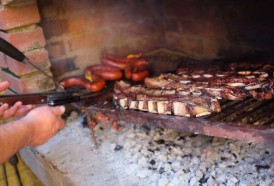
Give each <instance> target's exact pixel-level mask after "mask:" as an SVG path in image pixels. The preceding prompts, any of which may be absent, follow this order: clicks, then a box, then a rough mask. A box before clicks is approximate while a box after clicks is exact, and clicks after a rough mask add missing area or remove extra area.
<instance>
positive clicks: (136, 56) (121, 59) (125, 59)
mask: <svg viewBox="0 0 274 186" xmlns="http://www.w3.org/2000/svg"><path fill="white" fill-rule="evenodd" d="M142 55H143V53H137V54H130V55H128V56H127V57H116V56H113V55H111V54H105V55H104V56H103V58H107V59H110V60H112V61H115V62H124V63H128V62H130V61H132V60H135V59H139V58H140V57H142Z"/></svg>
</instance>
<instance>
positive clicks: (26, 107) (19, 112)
mask: <svg viewBox="0 0 274 186" xmlns="http://www.w3.org/2000/svg"><path fill="white" fill-rule="evenodd" d="M33 108H35V105H23V106H21V107H20V108H19V109H18V110H17V111H16V113H15V114H14V116H15V117H20V116H23V115H25V114H26V113H28V112H29V111H30V110H32V109H33Z"/></svg>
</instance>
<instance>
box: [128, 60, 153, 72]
mask: <svg viewBox="0 0 274 186" xmlns="http://www.w3.org/2000/svg"><path fill="white" fill-rule="evenodd" d="M132 66H133V72H139V71H145V70H148V67H149V63H148V62H147V61H146V60H144V59H138V60H137V61H135V62H134V63H133V65H132Z"/></svg>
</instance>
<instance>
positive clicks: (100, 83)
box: [59, 77, 106, 92]
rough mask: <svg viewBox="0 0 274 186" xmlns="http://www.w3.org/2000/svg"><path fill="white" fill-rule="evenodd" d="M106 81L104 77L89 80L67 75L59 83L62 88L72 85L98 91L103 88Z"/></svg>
mask: <svg viewBox="0 0 274 186" xmlns="http://www.w3.org/2000/svg"><path fill="white" fill-rule="evenodd" d="M105 84H106V81H105V80H104V79H98V80H97V81H94V82H90V81H88V80H86V79H83V78H79V77H69V78H66V79H63V80H61V81H60V83H59V85H60V86H61V87H62V88H63V89H66V88H69V87H73V86H81V87H84V88H85V89H87V90H89V91H91V92H98V91H100V90H102V89H103V88H104V86H105Z"/></svg>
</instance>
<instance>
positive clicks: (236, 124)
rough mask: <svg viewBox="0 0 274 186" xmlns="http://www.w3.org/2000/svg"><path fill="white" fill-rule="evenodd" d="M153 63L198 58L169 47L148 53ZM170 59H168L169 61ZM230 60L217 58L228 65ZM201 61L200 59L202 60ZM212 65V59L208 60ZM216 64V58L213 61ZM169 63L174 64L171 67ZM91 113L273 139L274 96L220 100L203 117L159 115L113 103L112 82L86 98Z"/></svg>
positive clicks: (180, 128)
mask: <svg viewBox="0 0 274 186" xmlns="http://www.w3.org/2000/svg"><path fill="white" fill-rule="evenodd" d="M147 58H148V59H149V60H150V62H151V64H152V65H153V64H157V66H156V65H155V66H154V67H153V68H152V69H153V70H154V73H155V74H158V73H161V71H164V70H165V71H167V69H168V71H171V69H172V68H173V69H174V67H175V66H176V65H177V66H181V65H188V66H191V65H192V66H193V63H197V61H195V60H192V59H189V58H186V57H184V56H183V55H182V54H178V53H176V52H172V51H169V50H166V49H162V50H157V51H153V52H151V53H149V54H147ZM167 60H168V61H169V62H170V63H166V61H167ZM226 62H227V60H222V61H219V62H217V64H218V65H226V64H227V63H226ZM200 63H201V62H200ZM203 64H205V63H203ZM206 64H207V65H210V62H209V61H207V62H206ZM211 64H212V65H216V62H214V63H211ZM170 65H172V66H171V67H170ZM85 106H86V107H88V109H87V110H88V111H89V114H91V115H93V117H94V118H96V115H105V116H106V117H107V118H110V119H112V120H117V121H118V122H119V121H124V122H127V123H131V122H134V123H135V124H141V125H155V126H157V127H162V128H169V129H175V130H178V131H184V132H192V133H195V134H203V135H208V136H216V137H223V138H229V139H237V140H244V141H249V142H256V143H274V135H273V132H274V128H273V127H274V126H273V124H274V115H273V108H274V100H273V99H271V100H263V101H259V100H256V99H254V98H247V99H244V100H241V101H229V100H221V106H222V111H221V112H220V113H214V114H211V115H209V116H204V117H201V118H185V117H180V116H174V115H159V114H153V113H146V112H142V111H136V110H123V109H120V108H117V107H115V105H114V104H113V87H112V86H111V85H109V87H108V91H107V93H106V94H104V95H102V96H100V97H99V98H98V99H96V100H86V101H85Z"/></svg>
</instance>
